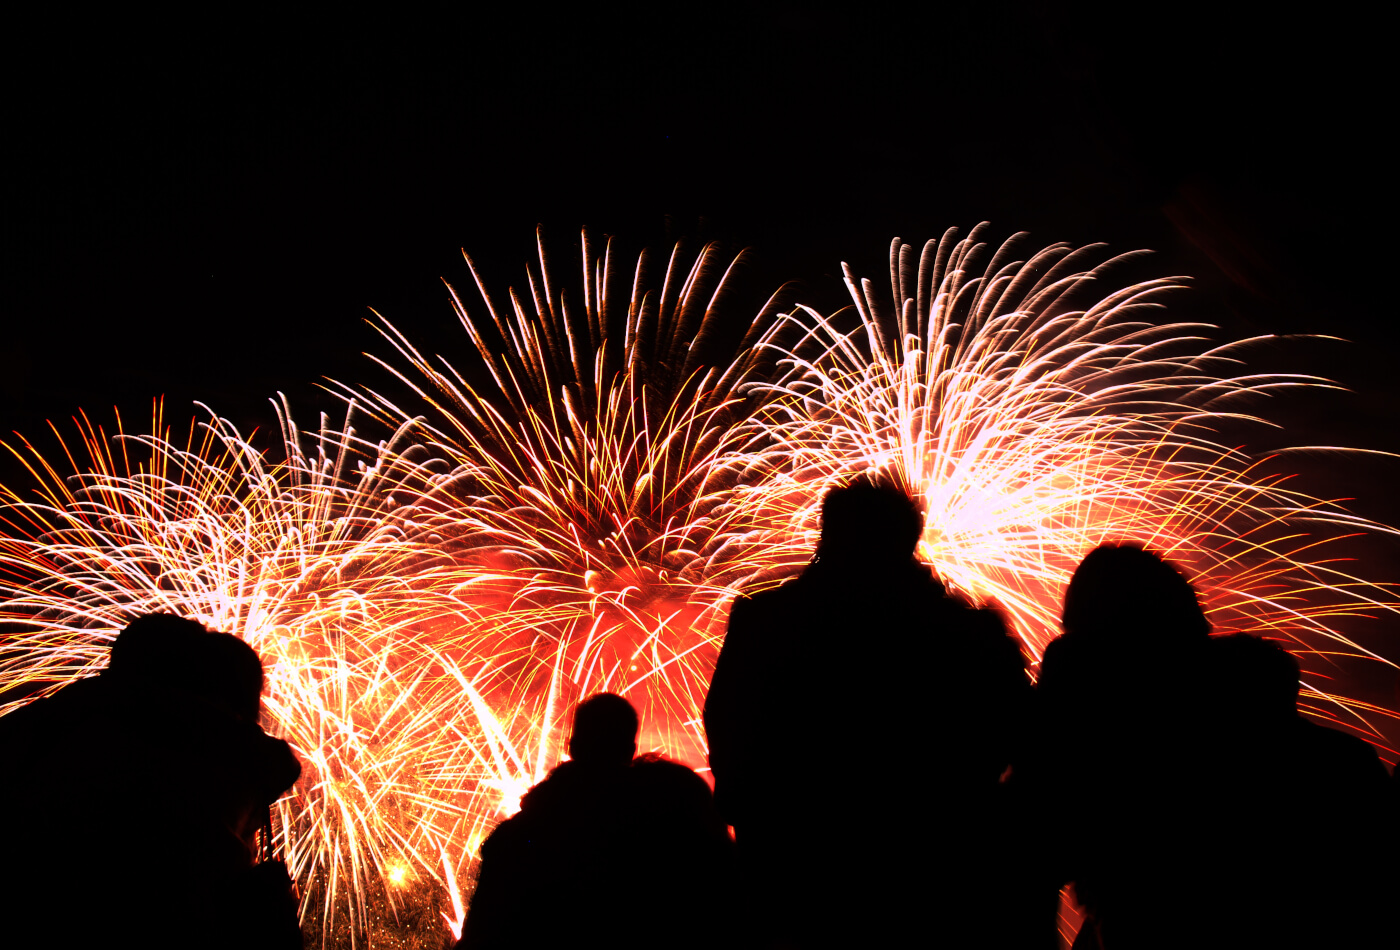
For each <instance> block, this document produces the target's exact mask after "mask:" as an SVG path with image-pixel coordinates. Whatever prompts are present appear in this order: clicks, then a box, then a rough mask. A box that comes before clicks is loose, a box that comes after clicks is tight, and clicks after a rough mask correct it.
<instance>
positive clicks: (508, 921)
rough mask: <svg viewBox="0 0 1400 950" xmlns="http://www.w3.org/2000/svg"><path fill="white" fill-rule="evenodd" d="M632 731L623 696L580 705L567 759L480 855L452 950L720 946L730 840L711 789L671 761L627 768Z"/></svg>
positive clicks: (645, 760) (648, 759) (642, 761)
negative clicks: (659, 943)
mask: <svg viewBox="0 0 1400 950" xmlns="http://www.w3.org/2000/svg"><path fill="white" fill-rule="evenodd" d="M637 729H638V721H637V713H636V711H635V710H634V709H633V708H632V705H631V703H629V702H628V701H627V700H625V699H623V698H622V697H620V696H616V695H613V694H611V693H599V694H596V695H594V696H591V697H589V698H588V699H586V700H584V701H583V702H582V703H580V704H579V705H578V708H577V709H576V711H575V714H574V725H573V731H572V734H571V736H570V738H569V755H570V760H569V761H567V762H564V763H562V764H560V765H559V766H557V767H555V768H554V770H553V771H551V772H550V774H549V776H548V777H547V778H546V779H545V780H544V781H542V782H540V783H539V784H538V785H536V786H535V787H534V788H532V789H530V791H529V792H527V793H526V794H525V796H524V797H523V798H522V799H521V802H520V811H519V813H518V814H516V815H515V816H513V817H511V818H509V819H507V820H506V821H504V822H502V823H501V824H500V825H498V826H497V828H496V830H495V831H493V832H492V833H491V836H490V837H489V838H487V839H486V842H485V844H483V845H482V848H481V869H480V873H479V876H478V880H477V887H476V891H475V893H474V894H473V895H472V899H471V906H470V909H469V912H468V915H467V919H466V922H465V925H464V927H463V930H462V939H461V942H460V943H459V944H458V947H459V950H491V948H495V947H522V946H523V947H554V946H564V945H574V944H579V943H584V944H588V943H596V944H600V945H606V946H610V947H639V948H640V947H649V946H655V945H656V943H655V941H656V935H657V933H662V932H664V933H666V934H667V936H666V938H665V944H666V945H667V946H681V947H697V948H698V947H701V946H709V945H710V944H711V942H712V941H714V940H716V939H720V940H721V941H722V939H723V936H724V919H723V910H724V909H723V906H722V899H721V900H717V899H716V895H719V896H720V897H721V898H722V896H723V895H724V894H725V891H726V888H727V880H728V878H729V876H730V869H729V862H730V856H729V852H730V841H729V838H728V834H727V832H726V830H725V827H724V824H723V822H721V821H720V820H719V816H718V814H717V813H716V812H715V810H714V805H713V801H712V798H711V795H710V789H709V786H707V785H706V784H705V781H704V780H703V779H702V778H700V776H698V775H696V774H695V773H694V772H692V771H691V770H690V769H688V768H686V767H685V766H683V765H679V764H677V763H675V762H668V761H666V760H665V759H662V758H660V757H657V756H652V755H649V756H643V757H641V758H638V759H636V760H635V761H634V759H633V756H634V754H635V752H636V739H637Z"/></svg>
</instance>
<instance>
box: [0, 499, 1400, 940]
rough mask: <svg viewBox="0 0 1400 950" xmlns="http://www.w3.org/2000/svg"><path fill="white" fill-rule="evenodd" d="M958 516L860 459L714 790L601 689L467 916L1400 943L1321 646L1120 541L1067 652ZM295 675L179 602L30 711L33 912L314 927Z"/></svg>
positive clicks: (674, 936) (482, 925)
mask: <svg viewBox="0 0 1400 950" xmlns="http://www.w3.org/2000/svg"><path fill="white" fill-rule="evenodd" d="M922 527H923V517H922V513H921V512H920V511H919V508H918V506H917V505H916V503H915V502H914V501H912V500H911V499H910V498H908V497H907V496H906V495H904V494H903V493H902V492H900V491H899V490H897V489H895V488H893V487H890V486H888V485H884V484H881V483H878V482H876V481H872V480H868V479H861V480H857V481H855V482H853V483H851V484H849V485H846V486H844V487H841V488H837V489H834V490H833V491H831V492H830V493H829V494H828V495H827V496H826V498H825V499H824V500H823V505H822V530H821V539H820V542H819V544H818V547H817V550H816V552H815V555H814V556H813V558H812V560H811V563H810V564H809V565H808V566H807V568H806V569H805V570H804V571H803V572H802V573H801V575H800V576H798V577H796V578H794V579H792V580H790V581H788V582H787V583H785V584H783V585H781V586H779V587H776V588H774V589H770V590H766V591H764V592H762V593H759V594H756V595H754V596H751V597H741V598H739V599H738V600H737V601H736V602H735V603H734V605H733V608H732V610H731V613H730V618H729V630H728V633H727V635H726V638H725V641H724V645H723V648H722V650H721V652H720V656H719V660H718V662H717V664H716V667H715V672H714V677H713V679H712V681H711V684H710V691H709V695H708V696H707V698H706V702H705V709H704V726H705V732H706V737H707V741H708V745H709V765H710V772H711V775H712V779H713V787H714V792H713V794H712V793H711V790H710V785H709V783H707V782H706V781H705V780H704V779H703V778H701V777H700V776H699V775H698V774H696V773H695V772H693V771H692V770H690V769H689V768H687V767H685V766H684V765H681V764H678V763H675V762H671V761H668V760H666V759H664V758H661V757H660V756H658V755H655V754H645V755H641V756H638V755H637V746H636V740H637V735H638V731H639V725H640V723H639V720H638V716H637V712H636V710H635V709H634V708H633V707H632V705H631V704H630V703H629V702H628V701H627V700H626V699H624V698H622V697H621V696H616V695H613V694H610V693H599V694H596V695H594V696H591V697H589V698H587V699H585V700H584V701H582V702H581V703H579V704H578V706H577V707H576V709H575V712H574V721H573V728H572V733H571V736H570V739H569V747H568V751H569V758H568V759H567V760H566V761H565V762H563V763H562V764H560V765H559V766H557V767H556V768H555V769H554V770H553V771H552V772H550V774H549V775H548V777H547V778H545V779H544V780H543V781H541V782H540V783H539V784H537V785H535V786H534V787H533V788H532V789H530V791H529V792H528V793H526V794H525V796H524V797H523V798H522V799H521V803H520V811H519V812H518V813H517V814H515V815H514V816H513V817H511V818H509V819H507V820H505V821H503V822H501V824H499V825H498V826H497V827H496V829H495V830H494V831H493V832H492V834H491V835H490V837H489V838H487V840H486V842H485V843H484V844H483V846H482V849H481V861H480V864H479V871H478V876H477V881H476V887H475V891H474V893H473V894H472V897H471V902H470V910H469V913H468V916H467V918H466V921H465V925H464V928H463V932H462V937H461V940H460V942H459V943H458V944H457V950H494V948H498V947H501V948H505V947H509V948H520V947H560V946H565V945H574V944H578V945H584V946H595V945H596V946H607V947H621V948H633V947H636V948H641V947H682V948H697V950H698V948H700V947H709V946H740V947H752V948H764V950H769V948H771V950H777V948H828V947H830V948H836V947H896V946H898V947H903V946H932V947H947V948H956V950H963V948H1016V950H1020V948H1026V950H1052V948H1055V947H1057V946H1058V945H1059V942H1060V939H1061V938H1060V908H1061V891H1062V889H1063V888H1065V887H1066V885H1069V886H1071V891H1070V893H1072V895H1073V898H1074V901H1075V903H1076V906H1077V907H1078V910H1079V913H1081V914H1082V917H1083V924H1082V926H1080V927H1079V929H1078V935H1077V937H1076V938H1075V939H1074V948H1076V950H1085V948H1088V950H1141V948H1146V950H1155V948H1163V950H1165V948H1168V947H1171V948H1192V950H1194V948H1226V947H1229V948H1241V947H1248V948H1255V947H1257V948H1290V947H1299V948H1301V947H1308V948H1353V947H1393V946H1397V945H1400V931H1397V928H1396V919H1397V909H1400V876H1398V875H1397V864H1400V862H1397V860H1396V859H1397V845H1400V828H1398V827H1397V816H1398V815H1400V808H1397V805H1400V776H1396V777H1392V776H1390V775H1388V774H1387V771H1386V768H1385V766H1384V765H1383V764H1382V763H1381V761H1380V759H1379V758H1378V757H1377V755H1376V753H1375V751H1374V749H1372V747H1371V746H1370V745H1368V744H1367V743H1365V742H1363V741H1361V740H1360V739H1357V738H1354V737H1352V736H1350V735H1348V734H1346V733H1343V732H1340V731H1337V730H1333V729H1328V728H1324V727H1322V726H1320V725H1317V724H1316V723H1314V722H1312V721H1311V720H1308V719H1304V718H1303V717H1301V716H1300V715H1299V714H1298V706H1297V701H1298V691H1299V667H1298V663H1297V661H1296V660H1295V659H1294V657H1293V656H1292V654H1290V653H1289V652H1288V651H1287V650H1285V649H1283V648H1282V647H1280V646H1278V645H1277V644H1275V643H1274V642H1272V641H1270V640H1267V639H1263V638H1260V637H1256V636H1251V635H1247V634H1230V635H1223V636H1212V635H1211V629H1210V624H1209V622H1208V621H1207V619H1206V617H1205V615H1204V613H1203V612H1202V610H1201V607H1200V605H1199V603H1198V601H1197V597H1196V593H1195V591H1194V590H1193V589H1192V587H1191V585H1190V583H1189V582H1188V581H1187V580H1186V579H1185V578H1184V577H1183V576H1182V574H1181V573H1180V572H1179V571H1178V570H1177V569H1176V568H1174V567H1173V566H1172V565H1171V564H1169V563H1167V562H1166V561H1164V560H1162V559H1161V558H1159V557H1158V556H1156V555H1154V554H1152V553H1150V552H1148V551H1146V550H1144V549H1142V548H1141V547H1137V546H1133V545H1126V544H1124V545H1105V546H1103V547H1099V548H1097V549H1095V550H1094V551H1092V552H1091V553H1090V554H1089V555H1088V556H1087V557H1086V558H1085V559H1084V561H1083V562H1082V563H1081V564H1080V565H1079V567H1078V569H1077V570H1076V571H1075V573H1074V576H1073V578H1072V580H1071V581H1070V584H1069V587H1068V589H1067V591H1066V594H1065V601H1064V607H1063V613H1062V616H1061V622H1062V626H1063V629H1064V634H1063V635H1062V636H1061V637H1059V638H1058V639H1056V640H1054V641H1053V642H1052V643H1050V644H1049V646H1048V647H1047V648H1046V650H1045V652H1044V655H1043V657H1042V660H1041V665H1040V671H1039V678H1038V682H1037V683H1036V685H1035V686H1034V687H1033V686H1032V684H1031V681H1030V678H1029V677H1028V675H1027V670H1026V662H1025V658H1024V656H1023V653H1022V650H1021V648H1020V645H1019V643H1018V642H1017V641H1016V640H1015V639H1014V638H1013V637H1011V636H1010V635H1009V634H1008V633H1007V630H1006V627H1005V625H1004V623H1003V621H1002V619H1001V617H1000V616H999V615H998V614H997V613H996V612H995V611H993V610H990V609H987V608H976V607H973V606H970V605H968V604H967V603H964V602H963V601H961V600H959V599H957V598H955V597H952V596H950V595H949V594H948V592H947V591H946V590H945V589H944V587H943V586H942V585H941V584H940V583H939V581H938V580H937V579H936V578H935V577H934V576H933V574H932V573H931V572H930V571H929V569H928V568H926V567H925V566H923V565H921V564H920V563H919V562H918V561H917V560H915V557H914V554H915V548H916V546H917V544H918V541H919V537H920V534H921V532H922ZM1027 596H1028V598H1029V597H1030V596H1031V594H1030V593H1028V594H1027ZM262 679H263V673H262V666H261V663H260V661H259V659H258V657H257V655H256V653H254V652H253V650H252V649H251V648H250V647H248V646H247V645H246V644H244V643H243V642H242V641H241V640H238V639H237V638H235V637H232V636H229V635H227V634H222V633H212V632H209V631H207V630H205V629H204V628H203V627H201V626H200V625H198V624H196V623H194V622H193V621H189V620H182V619H180V618H177V617H171V616H165V615H152V616H147V617H143V618H140V619H138V620H136V621H135V622H133V623H132V624H131V625H130V626H129V627H127V628H126V630H124V631H123V632H122V633H121V634H120V636H118V637H117V639H116V641H115V643H114V644H113V647H112V654H111V661H110V664H109V666H108V668H107V669H106V670H105V671H104V672H103V673H102V674H101V675H99V676H96V677H93V678H90V679H86V680H81V681H79V682H76V683H74V684H72V685H70V686H67V687H65V688H64V689H62V690H60V691H58V692H57V693H56V694H54V695H53V696H51V697H49V698H47V699H43V700H40V701H37V702H33V703H30V704H29V705H27V706H24V707H22V708H21V709H19V710H17V711H15V712H13V713H11V714H9V715H7V716H4V717H3V718H0V761H3V763H4V768H5V770H6V772H5V776H6V777H5V781H4V782H3V783H0V807H2V808H3V810H4V811H3V813H4V814H5V815H6V817H7V828H6V837H7V842H6V859H5V861H4V862H3V871H0V874H3V878H2V879H0V901H3V920H4V924H3V926H4V928H5V929H4V931H3V933H4V934H5V938H4V943H5V945H7V946H8V945H15V946H60V945H62V946H83V947H87V946H90V945H102V946H106V945H112V946H126V945H131V946H142V947H164V946H171V947H173V946H199V947H215V948H225V947H227V948H234V947H239V948H243V947H249V948H251V947H257V948H263V947H266V948H281V947H288V948H290V947H297V946H300V945H301V936H300V933H299V931H298V929H297V919H296V907H295V899H294V897H293V894H292V888H291V882H290V880H289V879H288V876H287V872H286V868H285V866H283V865H282V864H281V863H280V862H279V861H277V860H275V859H274V858H273V857H272V856H271V854H270V853H269V842H270V841H271V828H270V823H269V818H268V815H269V806H270V805H271V804H272V802H274V801H275V800H276V799H277V798H278V797H279V796H280V795H281V794H283V793H284V792H285V791H286V790H287V789H288V788H290V787H291V785H292V784H293V783H294V782H295V781H296V779H297V776H298V774H299V771H300V767H299V765H298V764H297V762H296V759H295V758H294V757H293V755H292V753H291V750H290V749H289V747H288V746H287V744H286V743H284V742H282V741H280V740H277V739H273V738H270V737H268V736H267V735H265V734H264V733H263V731H262V730H261V728H259V726H258V719H259V709H260V698H259V697H260V694H261V691H262V685H263V684H262ZM54 882H63V884H62V886H58V887H56V886H55V884H54ZM26 925H30V926H32V929H33V930H34V932H35V933H36V934H40V935H41V936H38V937H36V938H34V939H31V940H24V939H21V938H20V937H18V936H17V935H20V934H22V933H24V932H25V931H24V928H25V926H26ZM11 941H15V942H14V943H13V944H11Z"/></svg>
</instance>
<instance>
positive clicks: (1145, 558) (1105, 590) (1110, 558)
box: [1061, 544, 1210, 640]
mask: <svg viewBox="0 0 1400 950" xmlns="http://www.w3.org/2000/svg"><path fill="white" fill-rule="evenodd" d="M1061 624H1062V625H1063V626H1064V630H1065V633H1067V634H1071V635H1073V636H1075V637H1076V638H1078V639H1080V640H1089V639H1099V638H1108V637H1114V636H1135V637H1136V636H1141V635H1143V634H1146V635H1148V636H1156V637H1168V638H1172V639H1196V638H1201V637H1204V636H1206V635H1207V634H1208V633H1210V622H1209V621H1208V620H1206V617H1205V614H1204V613H1203V612H1202V611H1201V605H1200V603H1199V602H1197V600H1196V591H1195V590H1194V589H1193V588H1192V587H1191V585H1190V583H1189V582H1187V580H1186V578H1184V577H1182V576H1181V573H1180V572H1179V571H1177V569H1176V568H1174V567H1172V566H1171V565H1170V564H1168V563H1167V562H1166V561H1163V560H1162V559H1161V558H1159V557H1158V556H1157V555H1155V554H1152V553H1151V552H1149V551H1144V550H1143V549H1142V548H1141V547H1138V546H1137V545H1135V544H1105V545H1102V546H1100V547H1097V548H1095V549H1094V550H1092V551H1090V552H1089V554H1088V556H1086V557H1085V558H1084V560H1083V561H1080V562H1079V567H1077V568H1076V569H1075V571H1074V576H1073V577H1072V578H1070V582H1069V588H1068V589H1067V590H1066V591H1065V609H1064V614H1063V615H1062V617H1061Z"/></svg>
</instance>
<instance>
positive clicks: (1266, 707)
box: [1209, 633, 1301, 720]
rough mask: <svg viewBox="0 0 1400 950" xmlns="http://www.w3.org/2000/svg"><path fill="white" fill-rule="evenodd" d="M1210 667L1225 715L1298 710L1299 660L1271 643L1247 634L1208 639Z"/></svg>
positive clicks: (1271, 715)
mask: <svg viewBox="0 0 1400 950" xmlns="http://www.w3.org/2000/svg"><path fill="white" fill-rule="evenodd" d="M1209 656H1210V658H1211V670H1212V672H1213V673H1214V676H1215V682H1216V689H1217V690H1218V697H1217V698H1218V700H1219V702H1220V704H1221V706H1222V711H1224V712H1225V713H1226V714H1231V713H1233V714H1236V715H1242V716H1245V717H1247V718H1249V719H1259V718H1268V719H1275V720H1277V719H1284V718H1292V717H1294V716H1296V715H1297V712H1298V686H1299V682H1298V681H1299V677H1300V675H1301V672H1300V670H1299V667H1298V659H1297V658H1296V657H1295V656H1294V655H1293V654H1292V653H1289V652H1288V651H1287V650H1285V649H1284V648H1283V647H1281V646H1279V645H1278V644H1277V643H1274V642H1273V641H1272V640H1265V639H1263V638H1262V637H1255V636H1251V635H1250V634H1247V633H1232V634H1229V635H1228V636H1223V637H1213V638H1211V640H1210V653H1209Z"/></svg>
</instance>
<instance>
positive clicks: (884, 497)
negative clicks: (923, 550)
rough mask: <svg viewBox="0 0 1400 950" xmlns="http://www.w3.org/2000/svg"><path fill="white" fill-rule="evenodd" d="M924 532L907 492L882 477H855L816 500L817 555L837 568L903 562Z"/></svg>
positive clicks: (919, 516) (921, 513)
mask: <svg viewBox="0 0 1400 950" xmlns="http://www.w3.org/2000/svg"><path fill="white" fill-rule="evenodd" d="M923 531H924V513H923V512H922V511H921V510H920V509H919V505H918V503H917V502H916V501H915V500H914V499H912V498H910V497H909V495H908V493H906V492H905V491H903V490H902V489H900V488H898V487H897V486H895V485H894V484H893V483H892V482H890V481H888V480H885V479H877V478H872V477H871V476H869V475H861V476H859V477H857V478H855V479H854V480H852V481H850V482H848V483H847V484H845V485H841V486H839V487H837V488H833V489H832V490H831V491H829V492H827V493H826V497H825V498H823V499H822V535H821V541H820V543H819V544H818V545H817V556H818V558H820V559H821V560H823V561H828V562H830V561H836V562H840V563H842V564H871V563H876V564H880V565H887V564H890V563H896V562H899V561H907V560H909V559H910V558H912V557H913V556H914V549H915V548H916V547H917V546H918V544H919V538H920V536H921V535H922V534H923Z"/></svg>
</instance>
